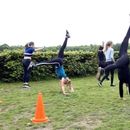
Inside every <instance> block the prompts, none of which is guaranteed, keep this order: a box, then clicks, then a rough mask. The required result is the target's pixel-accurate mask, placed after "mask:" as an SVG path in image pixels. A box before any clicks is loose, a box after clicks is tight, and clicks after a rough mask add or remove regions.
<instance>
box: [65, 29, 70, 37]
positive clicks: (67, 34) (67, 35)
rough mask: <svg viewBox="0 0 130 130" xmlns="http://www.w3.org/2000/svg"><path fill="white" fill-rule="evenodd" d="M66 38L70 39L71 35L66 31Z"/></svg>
mask: <svg viewBox="0 0 130 130" xmlns="http://www.w3.org/2000/svg"><path fill="white" fill-rule="evenodd" d="M66 38H70V34H69V32H68V30H66Z"/></svg>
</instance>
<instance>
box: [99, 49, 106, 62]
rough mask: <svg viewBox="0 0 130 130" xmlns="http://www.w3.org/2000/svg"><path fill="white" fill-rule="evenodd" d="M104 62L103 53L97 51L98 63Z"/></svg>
mask: <svg viewBox="0 0 130 130" xmlns="http://www.w3.org/2000/svg"><path fill="white" fill-rule="evenodd" d="M105 61H106V58H105V55H104V52H103V51H101V50H99V51H98V62H99V63H100V62H105Z"/></svg>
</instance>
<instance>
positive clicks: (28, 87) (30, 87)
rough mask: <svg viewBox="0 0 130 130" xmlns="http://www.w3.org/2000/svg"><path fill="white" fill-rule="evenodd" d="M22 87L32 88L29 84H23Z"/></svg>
mask: <svg viewBox="0 0 130 130" xmlns="http://www.w3.org/2000/svg"><path fill="white" fill-rule="evenodd" d="M22 88H31V87H30V86H29V85H23V87H22Z"/></svg>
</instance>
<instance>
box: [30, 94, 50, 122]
mask: <svg viewBox="0 0 130 130" xmlns="http://www.w3.org/2000/svg"><path fill="white" fill-rule="evenodd" d="M32 122H33V123H40V122H48V117H46V115H45V110H44V105H43V101H42V93H39V94H38V100H37V105H36V111H35V117H34V118H33V119H32Z"/></svg>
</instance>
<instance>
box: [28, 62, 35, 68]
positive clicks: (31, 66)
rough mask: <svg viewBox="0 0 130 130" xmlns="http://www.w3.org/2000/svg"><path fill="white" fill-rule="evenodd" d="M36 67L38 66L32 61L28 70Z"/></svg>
mask: <svg viewBox="0 0 130 130" xmlns="http://www.w3.org/2000/svg"><path fill="white" fill-rule="evenodd" d="M35 66H36V65H35V63H34V62H32V61H31V62H30V64H29V66H28V70H29V69H30V68H33V67H35Z"/></svg>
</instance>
